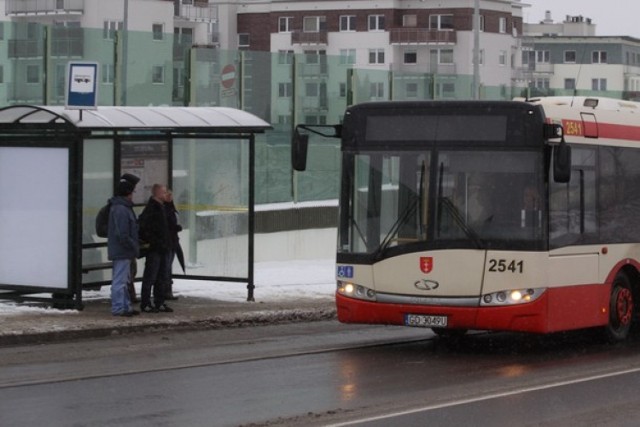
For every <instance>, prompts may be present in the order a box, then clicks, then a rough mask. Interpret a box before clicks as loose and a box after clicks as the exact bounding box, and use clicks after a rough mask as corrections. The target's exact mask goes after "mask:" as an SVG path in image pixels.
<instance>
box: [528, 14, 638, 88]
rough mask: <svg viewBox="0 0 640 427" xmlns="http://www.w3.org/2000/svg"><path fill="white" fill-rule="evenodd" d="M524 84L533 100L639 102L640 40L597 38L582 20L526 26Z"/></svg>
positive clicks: (589, 24)
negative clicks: (597, 98) (579, 97)
mask: <svg viewBox="0 0 640 427" xmlns="http://www.w3.org/2000/svg"><path fill="white" fill-rule="evenodd" d="M524 32H525V37H524V39H523V44H524V46H525V49H524V51H523V60H522V62H523V67H524V68H523V70H524V74H526V76H523V78H524V79H526V80H528V81H529V82H530V85H531V88H532V93H533V94H534V95H571V94H574V93H580V94H582V95H585V94H594V95H606V96H612V97H616V98H624V99H637V98H638V97H639V95H640V39H637V38H633V37H629V36H624V35H620V36H596V27H595V24H594V23H593V22H592V21H591V19H589V18H585V17H582V16H567V17H566V18H565V20H564V21H563V22H554V21H553V20H552V19H551V13H550V12H547V15H546V18H545V20H544V21H542V22H540V23H538V24H525V25H524Z"/></svg>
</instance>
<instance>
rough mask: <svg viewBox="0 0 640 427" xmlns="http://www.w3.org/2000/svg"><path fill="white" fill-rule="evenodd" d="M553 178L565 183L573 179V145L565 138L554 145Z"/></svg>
mask: <svg viewBox="0 0 640 427" xmlns="http://www.w3.org/2000/svg"><path fill="white" fill-rule="evenodd" d="M553 180H554V181H555V182H558V183H563V184H564V183H567V182H569V181H570V180H571V147H570V146H569V145H568V144H567V143H566V142H565V141H564V139H563V140H562V142H560V144H558V145H556V146H554V147H553Z"/></svg>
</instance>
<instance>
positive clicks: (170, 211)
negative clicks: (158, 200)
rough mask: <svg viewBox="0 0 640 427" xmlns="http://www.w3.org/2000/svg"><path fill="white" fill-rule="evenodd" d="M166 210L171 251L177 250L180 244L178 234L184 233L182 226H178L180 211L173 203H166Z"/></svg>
mask: <svg viewBox="0 0 640 427" xmlns="http://www.w3.org/2000/svg"><path fill="white" fill-rule="evenodd" d="M164 209H165V213H166V214H167V224H168V225H169V237H170V239H171V249H174V250H175V248H176V247H177V246H178V245H179V244H180V238H179V237H178V233H179V232H181V231H182V226H181V225H180V224H178V210H177V209H176V205H175V204H174V203H173V202H165V203H164Z"/></svg>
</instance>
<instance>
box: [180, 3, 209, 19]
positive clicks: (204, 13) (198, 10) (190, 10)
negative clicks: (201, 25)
mask: <svg viewBox="0 0 640 427" xmlns="http://www.w3.org/2000/svg"><path fill="white" fill-rule="evenodd" d="M174 13H175V15H176V17H178V18H182V19H185V20H187V21H200V22H215V21H217V20H218V7H217V6H216V5H213V4H209V5H207V6H196V5H192V4H182V5H176V7H175V10H174Z"/></svg>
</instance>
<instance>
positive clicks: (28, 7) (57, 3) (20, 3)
mask: <svg viewBox="0 0 640 427" xmlns="http://www.w3.org/2000/svg"><path fill="white" fill-rule="evenodd" d="M83 13H84V0H6V3H5V14H6V15H7V16H22V15H82V14H83Z"/></svg>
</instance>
